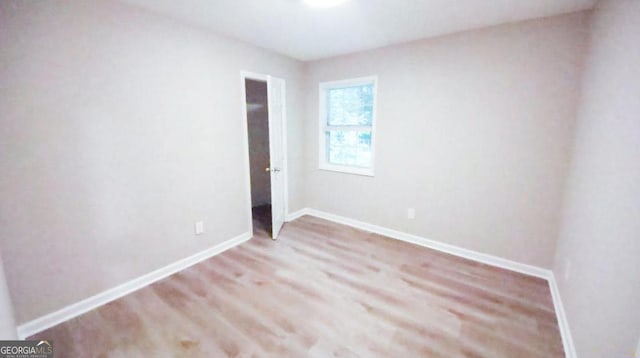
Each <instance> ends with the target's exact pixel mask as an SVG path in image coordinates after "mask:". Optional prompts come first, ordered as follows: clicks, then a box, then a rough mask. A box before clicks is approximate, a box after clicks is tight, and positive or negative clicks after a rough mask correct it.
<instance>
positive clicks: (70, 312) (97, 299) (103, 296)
mask: <svg viewBox="0 0 640 358" xmlns="http://www.w3.org/2000/svg"><path fill="white" fill-rule="evenodd" d="M249 239H251V234H250V233H244V234H241V235H238V236H236V237H234V238H232V239H230V240H227V241H224V242H222V243H220V244H217V245H215V246H213V247H210V248H208V249H206V250H204V251H201V252H198V253H197V254H195V255H192V256H189V257H187V258H184V259H181V260H179V261H176V262H173V263H171V264H169V265H167V266H165V267H161V268H159V269H157V270H155V271H152V272H149V273H148V274H145V275H143V276H140V277H138V278H135V279H133V280H131V281H128V282H125V283H123V284H121V285H119V286H116V287H114V288H111V289H108V290H106V291H103V292H100V293H98V294H97V295H94V296H91V297H89V298H86V299H84V300H82V301H79V302H76V303H74V304H71V305H69V306H66V307H64V308H62V309H59V310H57V311H55V312H52V313H49V314H47V315H44V316H42V317H39V318H36V319H34V320H32V321H29V322H26V323H23V324H21V325H19V326H18V338H19V339H25V338H26V337H29V336H31V335H34V334H36V333H38V332H41V331H44V330H45V329H47V328H51V327H53V326H55V325H57V324H60V323H62V322H64V321H67V320H70V319H72V318H75V317H77V316H79V315H81V314H83V313H86V312H88V311H91V310H93V309H95V308H98V307H99V306H102V305H104V304H106V303H109V302H111V301H113V300H116V299H118V298H120V297H122V296H125V295H127V294H129V293H131V292H133V291H136V290H139V289H141V288H143V287H145V286H148V285H150V284H152V283H154V282H156V281H159V280H161V279H163V278H165V277H168V276H170V275H173V274H174V273H176V272H178V271H181V270H184V269H186V268H188V267H190V266H193V265H195V264H197V263H199V262H201V261H204V260H206V259H208V258H210V257H212V256H215V255H217V254H219V253H221V252H224V251H226V250H228V249H230V248H232V247H234V246H237V245H240V244H242V243H243V242H245V241H247V240H249Z"/></svg>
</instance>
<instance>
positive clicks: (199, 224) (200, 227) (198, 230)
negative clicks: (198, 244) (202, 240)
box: [195, 221, 204, 235]
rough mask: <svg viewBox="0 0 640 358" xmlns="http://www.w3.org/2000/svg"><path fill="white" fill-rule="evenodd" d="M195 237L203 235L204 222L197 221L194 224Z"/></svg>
mask: <svg viewBox="0 0 640 358" xmlns="http://www.w3.org/2000/svg"><path fill="white" fill-rule="evenodd" d="M195 230H196V235H200V234H202V233H204V222H202V221H197V222H196V224H195Z"/></svg>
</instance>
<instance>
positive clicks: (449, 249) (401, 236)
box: [287, 208, 577, 358]
mask: <svg viewBox="0 0 640 358" xmlns="http://www.w3.org/2000/svg"><path fill="white" fill-rule="evenodd" d="M305 215H311V216H315V217H318V218H321V219H325V220H329V221H333V222H336V223H339V224H343V225H347V226H351V227H354V228H356V229H360V230H365V231H369V232H373V233H376V234H380V235H383V236H386V237H389V238H392V239H396V240H401V241H405V242H409V243H412V244H416V245H420V246H423V247H428V248H430V249H433V250H437V251H441V252H445V253H447V254H451V255H455V256H458V257H462V258H465V259H469V260H473V261H476V262H480V263H483V264H487V265H491V266H495V267H500V268H503V269H506V270H510V271H515V272H519V273H522V274H525V275H529V276H534V277H538V278H542V279H545V280H547V282H548V284H549V290H550V291H551V298H552V299H553V307H554V310H555V312H556V317H557V320H558V327H559V329H560V336H561V337H562V345H563V347H564V351H565V356H566V357H567V358H576V357H577V356H576V350H575V347H574V345H573V339H572V338H571V331H570V329H569V322H568V321H567V316H566V313H565V310H564V306H563V304H562V299H561V298H560V291H559V290H558V285H557V284H556V280H555V276H554V275H553V271H551V270H549V269H545V268H542V267H537V266H532V265H527V264H523V263H520V262H515V261H511V260H508V259H505V258H502V257H497V256H493V255H489V254H484V253H481V252H477V251H473V250H469V249H464V248H461V247H458V246H454V245H449V244H445V243H442V242H439V241H435V240H431V239H427V238H424V237H420V236H417V235H413V234H408V233H405V232H401V231H397V230H393V229H389V228H386V227H383V226H378V225H374V224H370V223H366V222H363V221H359V220H355V219H351V218H347V217H344V216H339V215H335V214H331V213H327V212H324V211H320V210H316V209H311V208H304V209H301V210H298V211H296V212H293V213H291V214H289V215H288V216H287V221H293V220H295V219H298V218H300V217H302V216H305Z"/></svg>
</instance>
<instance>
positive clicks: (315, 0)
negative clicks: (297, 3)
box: [304, 0, 346, 7]
mask: <svg viewBox="0 0 640 358" xmlns="http://www.w3.org/2000/svg"><path fill="white" fill-rule="evenodd" d="M345 1H346V0H304V2H305V3H306V4H307V5H309V6H313V7H332V6H337V5H340V4H342V3H343V2H345Z"/></svg>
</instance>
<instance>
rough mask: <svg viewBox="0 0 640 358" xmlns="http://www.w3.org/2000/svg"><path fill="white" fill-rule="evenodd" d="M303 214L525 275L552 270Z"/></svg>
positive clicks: (359, 223) (344, 219)
mask: <svg viewBox="0 0 640 358" xmlns="http://www.w3.org/2000/svg"><path fill="white" fill-rule="evenodd" d="M302 215H312V216H315V217H318V218H321V219H325V220H329V221H333V222H336V223H339V224H343V225H347V226H351V227H355V228H357V229H361V230H365V231H369V232H373V233H376V234H380V235H384V236H387V237H390V238H392V239H397V240H401V241H405V242H409V243H412V244H416V245H420V246H424V247H428V248H430V249H434V250H438V251H441V252H445V253H447V254H451V255H455V256H460V257H464V258H467V259H470V260H473V261H477V262H481V263H484V264H487V265H491V266H496V267H500V268H504V269H507V270H511V271H515V272H520V273H523V274H525V275H529V276H535V277H540V278H544V279H546V278H548V277H549V275H550V273H551V271H550V270H547V269H543V268H541V267H536V266H532V265H527V264H523V263H519V262H515V261H511V260H508V259H504V258H502V257H497V256H493V255H489V254H484V253H481V252H477V251H473V250H469V249H465V248H462V247H458V246H454V245H450V244H445V243H442V242H439V241H435V240H431V239H427V238H424V237H420V236H417V235H413V234H408V233H405V232H401V231H397V230H393V229H389V228H386V227H383V226H378V225H374V224H370V223H366V222H363V221H359V220H354V219H351V218H347V217H344V216H339V215H335V214H330V213H326V212H323V211H320V210H315V209H309V208H307V209H304V214H302Z"/></svg>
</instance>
